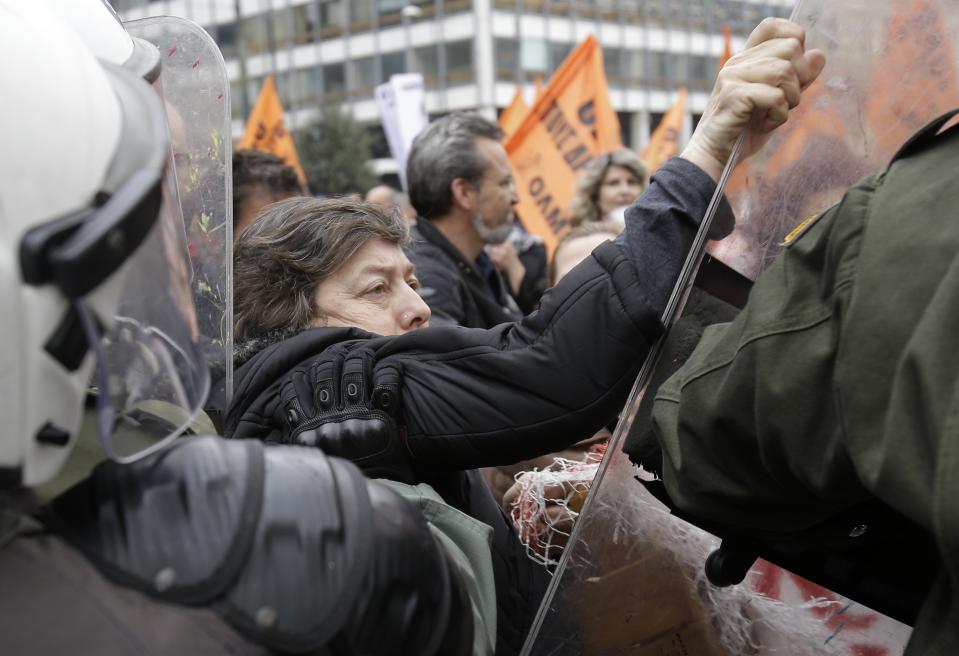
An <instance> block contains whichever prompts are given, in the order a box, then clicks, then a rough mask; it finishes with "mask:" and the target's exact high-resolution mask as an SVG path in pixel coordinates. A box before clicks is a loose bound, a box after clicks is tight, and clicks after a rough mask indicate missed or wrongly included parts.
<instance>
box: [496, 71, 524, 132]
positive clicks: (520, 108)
mask: <svg viewBox="0 0 959 656" xmlns="http://www.w3.org/2000/svg"><path fill="white" fill-rule="evenodd" d="M528 111H529V105H527V104H526V101H525V100H524V99H523V87H522V86H521V85H519V84H517V85H516V93H515V94H513V102H511V103H510V104H509V107H507V108H506V109H504V110H503V113H502V114H500V115H499V126H500V127H501V128H503V132H505V133H506V138H507V139H509V137H510V135H511V134H513V133H514V132H515V131H516V128H518V127H519V124H520V123H522V122H523V119H524V118H525V117H526V112H528Z"/></svg>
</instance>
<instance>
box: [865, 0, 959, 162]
mask: <svg viewBox="0 0 959 656" xmlns="http://www.w3.org/2000/svg"><path fill="white" fill-rule="evenodd" d="M903 4H906V3H905V2H903ZM947 4H949V5H950V6H952V4H951V3H947ZM949 11H952V9H950V10H949ZM885 37H886V38H885V42H884V43H883V45H882V54H881V55H880V58H879V63H878V65H877V68H876V75H875V77H874V78H873V83H872V87H871V88H870V89H869V97H868V98H867V99H866V121H867V122H868V125H869V128H870V129H871V130H873V131H874V132H875V134H876V135H878V137H879V145H880V151H881V152H883V153H887V154H888V155H887V156H889V157H891V156H892V154H893V153H895V152H896V151H897V150H898V149H899V147H900V146H901V145H902V144H903V143H905V141H906V139H908V138H909V136H910V135H911V134H912V133H913V132H915V131H916V130H918V129H919V128H921V127H922V126H923V125H925V124H926V122H927V120H929V119H930V117H934V116H938V115H939V114H943V113H945V112H946V111H948V110H950V109H952V108H953V107H956V106H959V84H957V81H956V59H955V55H954V53H953V50H952V48H951V47H950V46H949V44H950V42H951V39H952V35H951V33H950V31H949V30H948V29H947V27H946V26H945V25H944V24H943V21H942V16H941V14H940V9H939V5H938V3H936V2H931V1H930V0H912V2H909V3H908V6H905V7H903V8H902V9H900V10H899V11H897V12H896V13H895V14H894V15H893V16H892V18H891V19H890V20H889V26H888V28H887V29H886V35H885Z"/></svg>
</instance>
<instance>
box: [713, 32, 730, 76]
mask: <svg viewBox="0 0 959 656" xmlns="http://www.w3.org/2000/svg"><path fill="white" fill-rule="evenodd" d="M732 56H733V33H732V30H730V29H729V25H723V54H721V55H720V56H719V66H717V67H716V70H717V71H718V70H719V69H721V68H722V67H723V66H725V65H726V62H728V61H729V58H730V57H732Z"/></svg>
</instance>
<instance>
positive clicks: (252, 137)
mask: <svg viewBox="0 0 959 656" xmlns="http://www.w3.org/2000/svg"><path fill="white" fill-rule="evenodd" d="M236 147H237V149H240V148H252V149H253V150H261V151H263V152H267V153H272V154H273V155H276V156H277V157H279V158H280V159H281V160H283V163H284V164H287V165H288V166H292V167H293V168H294V169H296V174H297V175H298V176H299V177H300V181H301V182H303V184H306V176H305V175H304V174H303V167H301V166H300V158H299V156H298V155H297V154H296V144H294V143H293V135H291V134H290V133H289V131H287V129H286V123H284V121H283V105H281V104H280V96H279V95H277V93H276V85H274V84H273V76H272V75H268V76H267V78H266V79H265V80H263V88H262V89H261V90H260V97H259V98H257V99H256V104H255V105H253V110H252V111H251V112H250V118H248V119H247V121H246V130H244V132H243V138H241V139H240V143H238V144H237V146H236Z"/></svg>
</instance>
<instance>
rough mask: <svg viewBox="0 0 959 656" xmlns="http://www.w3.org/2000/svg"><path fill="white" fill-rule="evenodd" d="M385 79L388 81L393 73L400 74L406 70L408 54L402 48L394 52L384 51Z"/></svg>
mask: <svg viewBox="0 0 959 656" xmlns="http://www.w3.org/2000/svg"><path fill="white" fill-rule="evenodd" d="M382 62H383V79H382V80H381V81H382V82H386V81H387V80H389V79H390V76H391V75H398V74H400V73H405V72H406V55H405V53H404V52H403V51H402V50H397V51H394V52H384V53H383V55H382Z"/></svg>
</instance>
